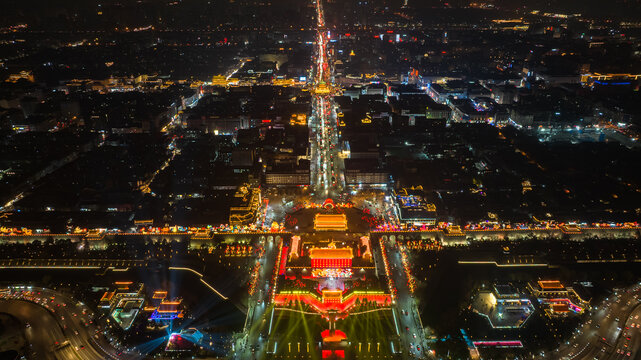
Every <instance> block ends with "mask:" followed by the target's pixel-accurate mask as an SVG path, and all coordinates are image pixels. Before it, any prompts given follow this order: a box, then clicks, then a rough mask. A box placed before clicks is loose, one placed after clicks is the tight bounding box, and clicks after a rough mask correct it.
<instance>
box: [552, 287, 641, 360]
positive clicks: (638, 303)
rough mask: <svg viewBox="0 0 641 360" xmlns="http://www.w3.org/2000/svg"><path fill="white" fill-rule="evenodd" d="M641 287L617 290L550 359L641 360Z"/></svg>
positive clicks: (599, 305)
mask: <svg viewBox="0 0 641 360" xmlns="http://www.w3.org/2000/svg"><path fill="white" fill-rule="evenodd" d="M640 323H641V284H637V285H635V286H633V287H630V288H628V289H623V290H618V291H616V292H615V293H614V294H613V295H611V296H610V297H608V298H607V299H605V300H604V301H603V302H602V303H600V304H598V305H597V306H595V307H594V308H593V313H592V316H591V317H590V318H589V319H588V320H587V321H586V322H585V323H583V324H582V325H580V326H579V327H578V328H577V329H576V331H575V333H574V335H573V336H572V338H570V339H569V340H568V341H566V342H565V343H563V344H562V345H561V346H560V347H559V348H558V349H557V350H555V351H552V352H550V353H548V354H546V355H547V356H546V357H547V358H551V359H566V360H588V359H589V360H593V359H638V358H639V357H640V356H641V352H640V351H639V350H640V348H641V325H640Z"/></svg>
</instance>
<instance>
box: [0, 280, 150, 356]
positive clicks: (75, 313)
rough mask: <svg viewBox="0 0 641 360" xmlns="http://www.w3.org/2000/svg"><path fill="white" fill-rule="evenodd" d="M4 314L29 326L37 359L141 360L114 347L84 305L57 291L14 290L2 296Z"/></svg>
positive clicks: (32, 348) (0, 301)
mask: <svg viewBox="0 0 641 360" xmlns="http://www.w3.org/2000/svg"><path fill="white" fill-rule="evenodd" d="M0 312H6V313H9V314H12V315H13V316H15V317H16V318H18V320H20V321H21V322H22V323H23V324H24V325H25V335H26V337H27V341H28V342H29V343H30V344H31V349H30V351H31V354H32V355H33V356H34V358H37V359H74V360H75V359H79V360H93V359H96V360H97V359H101V360H102V359H134V358H138V356H133V355H129V354H126V353H123V352H122V351H121V350H118V349H116V348H114V347H113V346H112V345H111V344H110V342H109V341H108V340H107V339H106V338H105V336H104V335H103V334H104V331H103V330H102V329H101V328H100V327H99V326H97V325H96V324H95V322H94V321H93V318H94V317H93V315H92V313H91V311H90V310H89V309H88V308H87V307H86V306H85V305H84V304H81V303H78V302H76V301H74V300H72V299H70V298H68V297H66V296H64V295H62V294H60V293H57V292H55V291H52V290H48V289H42V288H36V287H33V288H31V287H12V288H11V289H10V290H5V292H3V293H1V294H0Z"/></svg>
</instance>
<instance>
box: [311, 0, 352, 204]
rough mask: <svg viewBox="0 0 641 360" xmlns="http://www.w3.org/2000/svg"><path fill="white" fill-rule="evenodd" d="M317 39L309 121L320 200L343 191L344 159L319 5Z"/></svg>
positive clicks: (313, 172)
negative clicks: (340, 147) (339, 152)
mask: <svg viewBox="0 0 641 360" xmlns="http://www.w3.org/2000/svg"><path fill="white" fill-rule="evenodd" d="M316 15H317V19H318V24H317V37H316V38H317V40H316V49H315V55H314V59H313V64H314V65H315V66H314V69H313V74H314V76H313V82H312V86H313V93H314V96H313V99H312V117H311V119H310V123H309V127H310V139H311V140H312V141H311V142H310V150H311V154H312V161H311V166H312V168H311V169H310V171H311V183H312V186H313V187H314V189H315V191H316V195H317V196H318V197H319V198H328V197H335V196H337V195H338V194H340V192H341V191H342V189H343V185H342V184H343V182H344V175H343V173H342V169H343V165H342V159H340V158H339V156H338V146H337V145H338V129H337V122H336V111H335V105H334V100H333V90H332V87H333V77H332V73H331V64H330V62H329V52H328V49H327V44H328V40H329V32H325V20H324V15H323V7H322V4H321V2H320V0H319V1H317V2H316Z"/></svg>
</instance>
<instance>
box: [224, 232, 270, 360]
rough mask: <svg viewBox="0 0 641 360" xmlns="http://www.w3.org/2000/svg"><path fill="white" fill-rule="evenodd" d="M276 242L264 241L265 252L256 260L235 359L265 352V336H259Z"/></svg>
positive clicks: (247, 357)
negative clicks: (257, 265) (257, 268)
mask: <svg viewBox="0 0 641 360" xmlns="http://www.w3.org/2000/svg"><path fill="white" fill-rule="evenodd" d="M278 248H279V246H278V243H277V242H276V240H273V241H269V240H267V241H266V243H265V253H264V254H263V256H262V257H261V258H260V259H259V260H258V261H260V262H261V267H260V273H259V275H258V283H257V286H256V292H255V293H254V294H253V295H251V296H250V297H249V301H248V304H247V305H248V309H247V321H246V324H245V329H244V330H245V334H246V335H245V336H243V337H242V338H241V339H239V341H237V342H236V344H235V346H236V347H237V351H236V356H235V357H234V358H235V359H259V358H262V355H263V354H264V353H265V350H266V349H265V348H264V346H265V344H266V338H263V337H262V336H261V333H262V331H263V327H264V324H265V323H266V322H267V318H266V313H265V310H266V309H267V308H268V306H267V304H266V302H269V298H268V296H269V289H270V287H271V286H273V284H271V283H270V280H271V277H272V274H273V271H274V268H275V267H276V266H277V264H276V258H277V257H278V254H277V252H278Z"/></svg>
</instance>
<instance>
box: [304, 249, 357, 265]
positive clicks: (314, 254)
mask: <svg viewBox="0 0 641 360" xmlns="http://www.w3.org/2000/svg"><path fill="white" fill-rule="evenodd" d="M309 257H310V259H312V269H313V268H351V267H352V259H353V258H354V255H353V253H352V249H351V248H339V249H336V248H313V249H311V250H310V251H309Z"/></svg>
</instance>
